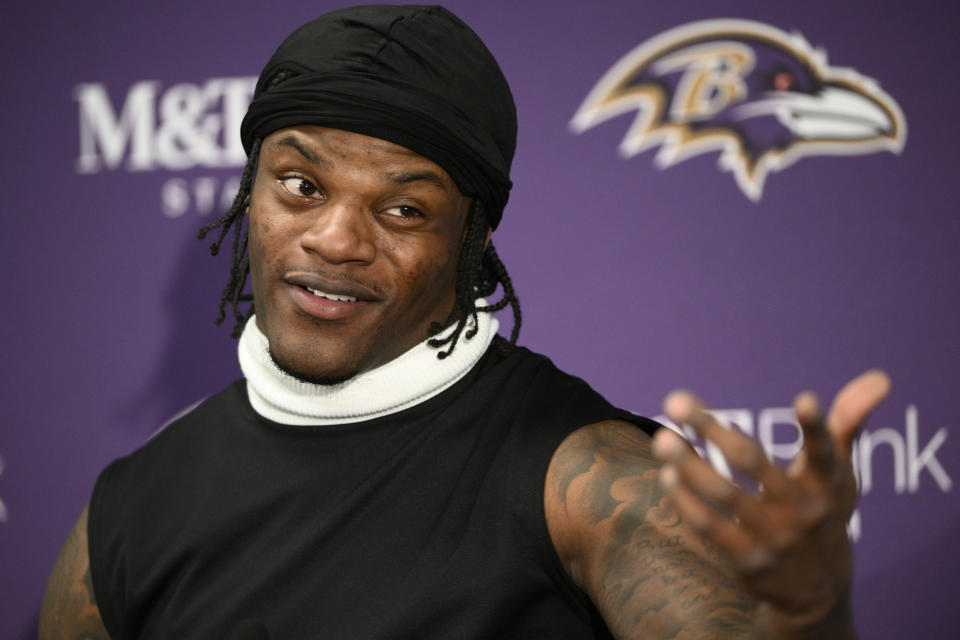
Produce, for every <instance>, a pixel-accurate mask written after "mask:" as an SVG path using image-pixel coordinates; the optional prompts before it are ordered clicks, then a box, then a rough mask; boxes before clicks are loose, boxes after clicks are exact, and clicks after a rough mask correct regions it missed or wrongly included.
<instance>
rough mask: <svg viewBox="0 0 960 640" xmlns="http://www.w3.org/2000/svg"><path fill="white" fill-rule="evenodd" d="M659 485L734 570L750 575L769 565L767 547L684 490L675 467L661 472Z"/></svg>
mask: <svg viewBox="0 0 960 640" xmlns="http://www.w3.org/2000/svg"><path fill="white" fill-rule="evenodd" d="M660 485H661V487H662V488H663V490H664V492H665V493H666V494H667V495H668V496H669V497H670V500H671V501H672V502H673V506H674V508H675V509H676V510H677V513H678V514H679V516H680V519H681V520H682V521H683V522H685V523H686V524H687V525H688V526H690V527H691V528H692V529H694V530H695V531H697V532H699V533H700V534H702V535H703V536H705V537H706V538H708V539H709V540H710V541H711V542H713V543H714V544H715V545H716V547H717V549H718V550H719V551H720V552H721V553H722V554H723V555H724V556H726V557H727V558H728V559H729V560H730V561H731V562H732V563H733V564H734V565H735V567H736V568H739V569H741V570H746V571H750V570H755V569H758V568H759V567H761V566H763V565H764V564H765V563H767V562H769V560H770V558H771V557H772V556H771V554H770V552H769V551H768V550H767V549H766V547H764V546H762V545H760V544H758V543H757V542H756V541H755V540H754V539H753V538H752V536H750V534H749V533H747V531H746V530H744V529H743V528H742V527H740V526H739V525H737V524H736V523H733V522H730V521H729V520H727V519H725V518H723V517H721V516H720V515H719V514H718V513H717V512H716V511H715V510H714V509H713V508H712V507H710V506H709V505H707V504H706V503H705V502H703V500H701V499H700V498H698V497H697V496H696V495H695V494H694V493H693V492H692V491H690V489H689V488H687V487H686V486H684V484H683V483H682V482H681V480H680V477H679V474H678V472H677V469H676V467H675V466H673V465H671V464H668V465H665V466H664V467H663V468H662V469H661V470H660Z"/></svg>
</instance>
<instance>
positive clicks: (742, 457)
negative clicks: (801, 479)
mask: <svg viewBox="0 0 960 640" xmlns="http://www.w3.org/2000/svg"><path fill="white" fill-rule="evenodd" d="M664 412H665V413H666V414H667V417H669V418H670V419H671V420H673V421H674V422H678V423H686V424H688V425H690V426H691V427H693V429H694V430H695V431H696V432H697V433H698V434H699V435H700V436H701V437H702V438H705V439H707V440H710V441H711V442H713V443H714V444H715V445H716V446H717V448H718V449H720V451H721V452H722V453H723V455H724V456H725V457H726V458H727V460H728V461H729V462H730V463H731V464H732V465H734V466H735V467H737V468H738V469H740V470H741V471H743V472H744V473H746V474H747V475H748V476H750V477H751V478H753V479H754V480H756V481H757V482H759V483H760V484H761V485H762V486H763V490H764V492H765V493H767V494H769V495H770V496H784V495H788V494H789V484H788V481H787V478H786V477H785V475H784V474H783V471H781V470H780V468H779V467H777V466H776V465H774V464H771V463H770V461H769V460H767V458H766V456H765V455H764V453H763V451H762V450H761V449H760V447H759V446H758V445H757V443H756V442H754V441H753V440H751V439H750V438H748V437H747V436H746V435H744V434H742V433H739V432H737V431H734V430H732V429H727V428H725V427H723V426H722V425H721V424H720V423H719V422H717V421H716V419H715V418H714V417H713V416H711V415H710V414H709V413H707V412H706V410H705V409H704V406H703V404H702V403H701V402H700V401H699V400H698V399H697V398H696V396H694V395H693V394H691V393H689V392H687V391H675V392H673V393H671V394H670V395H669V396H667V399H666V400H665V401H664Z"/></svg>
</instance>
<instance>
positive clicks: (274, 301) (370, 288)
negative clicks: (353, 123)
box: [249, 126, 469, 383]
mask: <svg viewBox="0 0 960 640" xmlns="http://www.w3.org/2000/svg"><path fill="white" fill-rule="evenodd" d="M468 208H469V200H468V199H467V198H466V197H464V196H463V195H462V194H461V193H460V191H459V189H458V188H457V186H456V185H455V184H454V182H453V180H452V179H451V178H450V176H449V175H447V173H446V172H445V171H444V170H443V169H441V168H440V167H439V166H438V165H436V164H435V163H433V162H431V161H430V160H427V159H426V158H424V157H423V156H420V155H417V154H416V153H414V152H412V151H410V150H408V149H406V148H404V147H401V146H399V145H396V144H393V143H391V142H386V141H384V140H379V139H377V138H370V137H367V136H363V135H359V134H356V133H349V132H346V131H340V130H336V129H326V128H322V127H313V126H302V127H293V128H290V129H282V130H280V131H277V132H275V133H273V134H271V135H270V136H268V137H267V138H266V139H265V140H264V141H263V145H262V146H261V148H260V160H259V164H258V166H257V173H256V177H255V180H254V184H253V189H252V193H251V201H250V209H249V215H250V276H251V280H252V283H253V294H254V299H255V303H256V308H257V326H258V327H259V328H260V330H261V331H262V332H263V333H264V335H266V336H267V340H268V341H269V343H270V351H271V353H272V354H273V358H274V360H275V361H276V362H277V364H278V365H280V367H281V368H283V369H284V370H286V371H288V372H289V373H291V374H294V375H296V376H297V377H299V378H301V379H305V380H311V381H315V382H328V383H329V382H334V381H337V380H342V379H346V378H349V377H351V376H354V375H356V374H358V373H362V372H364V371H367V370H369V369H372V368H374V367H378V366H380V365H382V364H384V363H386V362H389V361H390V360H393V359H394V358H396V357H397V356H399V355H401V354H402V353H403V352H405V351H407V350H408V349H409V348H411V347H412V346H414V345H415V344H417V343H419V342H422V341H423V340H425V339H426V338H427V337H428V329H429V326H430V324H431V322H434V321H437V322H443V321H445V320H446V318H447V316H448V314H449V313H450V311H451V309H452V308H453V304H454V287H455V282H456V273H457V260H458V256H459V251H460V244H461V241H462V237H463V232H464V223H465V221H466V217H467V211H468Z"/></svg>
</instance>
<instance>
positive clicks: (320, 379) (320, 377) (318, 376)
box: [267, 349, 358, 386]
mask: <svg viewBox="0 0 960 640" xmlns="http://www.w3.org/2000/svg"><path fill="white" fill-rule="evenodd" d="M267 353H268V354H269V355H270V359H271V360H273V363H274V364H275V365H277V367H278V368H279V369H280V370H281V371H283V372H284V373H286V374H287V375H288V376H290V377H292V378H294V379H295V380H299V381H300V382H306V383H308V384H317V385H323V386H333V385H336V384H341V383H344V382H346V381H347V380H349V379H350V378H352V377H354V376H355V375H357V373H358V372H357V371H351V372H348V373H332V372H331V373H317V372H313V371H303V370H301V369H298V368H296V367H294V366H291V365H289V364H287V363H285V362H284V361H283V359H282V358H278V357H277V355H276V354H275V353H274V352H273V350H272V349H267Z"/></svg>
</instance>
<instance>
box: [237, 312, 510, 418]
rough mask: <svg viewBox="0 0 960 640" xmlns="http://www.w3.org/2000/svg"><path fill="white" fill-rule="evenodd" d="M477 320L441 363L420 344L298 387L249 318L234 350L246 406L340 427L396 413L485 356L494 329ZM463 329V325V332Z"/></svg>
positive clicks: (482, 317) (267, 414)
mask: <svg viewBox="0 0 960 640" xmlns="http://www.w3.org/2000/svg"><path fill="white" fill-rule="evenodd" d="M477 318H478V326H477V334H476V335H475V336H473V338H471V339H470V340H464V337H463V335H462V334H461V337H460V340H459V341H458V342H457V347H456V349H454V350H453V352H452V353H451V354H450V355H449V356H448V357H446V358H444V359H443V360H439V359H438V358H437V349H435V348H433V347H430V346H427V342H426V341H423V342H421V343H420V344H418V345H416V346H414V347H413V348H411V349H410V350H409V351H407V352H406V353H404V354H403V355H401V356H399V357H398V358H396V359H394V360H391V361H390V362H388V363H386V364H384V365H382V366H380V367H377V368H376V369H371V370H370V371H366V372H364V373H361V374H359V375H356V376H354V377H353V378H350V379H349V380H347V381H346V382H342V383H340V384H335V385H318V384H311V383H309V382H301V381H299V380H297V379H295V378H293V377H292V376H290V375H289V374H287V373H285V372H284V371H281V370H280V368H279V367H277V365H276V364H275V363H274V362H273V360H272V359H271V358H270V355H269V352H268V350H267V338H266V336H264V335H263V333H261V331H260V329H259V328H258V327H257V322H256V318H255V317H253V318H250V320H249V321H248V322H247V325H246V327H244V330H243V335H241V336H240V343H239V346H238V351H239V356H240V369H241V370H242V371H243V375H244V376H245V377H246V379H247V395H248V396H249V398H250V404H251V405H252V406H253V408H254V410H255V411H256V412H257V413H259V414H260V415H261V416H263V417H264V418H267V419H268V420H272V421H274V422H279V423H281V424H289V425H326V424H344V423H350V422H360V421H363V420H369V419H371V418H377V417H380V416H385V415H389V414H391V413H396V412H397V411H402V410H403V409H407V408H409V407H412V406H413V405H416V404H419V403H421V402H423V401H425V400H427V399H429V398H432V397H433V396H435V395H437V394H439V393H440V392H441V391H443V390H444V389H447V388H448V387H450V386H451V385H453V384H454V383H455V382H456V381H457V380H459V379H460V378H462V377H463V376H464V375H466V373H467V372H468V371H470V369H471V368H473V366H474V365H475V364H476V363H477V362H478V361H479V360H480V358H481V356H483V354H484V353H486V351H487V347H488V346H490V342H491V341H492V340H493V338H494V336H495V335H496V334H497V329H498V328H499V324H498V323H497V319H496V318H494V317H493V316H492V315H491V314H490V313H478V314H477ZM469 327H470V324H469V323H468V325H467V327H465V328H464V333H466V330H467V328H469ZM452 330H453V327H449V328H448V329H447V330H446V332H449V331H452ZM446 332H444V333H443V334H441V335H446Z"/></svg>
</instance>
